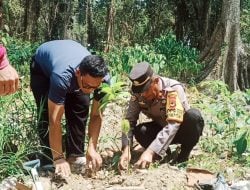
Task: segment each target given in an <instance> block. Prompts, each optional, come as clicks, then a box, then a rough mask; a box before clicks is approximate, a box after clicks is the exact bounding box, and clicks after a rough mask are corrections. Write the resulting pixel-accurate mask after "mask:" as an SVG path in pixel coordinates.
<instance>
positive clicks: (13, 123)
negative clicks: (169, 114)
mask: <svg viewBox="0 0 250 190" xmlns="http://www.w3.org/2000/svg"><path fill="white" fill-rule="evenodd" d="M0 6H1V7H0V11H1V12H0V28H1V30H0V40H1V43H2V44H4V45H5V46H6V47H7V50H8V56H9V59H10V62H11V64H12V65H13V66H14V67H15V68H16V69H17V71H18V73H19V75H20V78H21V89H20V90H19V92H18V93H16V94H14V95H11V96H8V97H0V179H4V178H5V177H7V176H10V175H19V174H22V173H23V168H22V163H23V162H24V161H26V160H27V159H28V157H29V155H30V154H33V153H34V152H36V151H39V146H37V136H36V132H35V131H36V129H35V126H36V122H37V121H36V118H37V115H36V107H35V104H34V100H33V97H32V93H31V92H30V89H29V63H30V60H31V56H32V55H33V53H34V51H35V49H36V48H37V47H38V45H40V44H41V43H43V42H45V41H49V40H55V39H74V40H76V41H78V42H80V43H81V44H83V45H84V46H86V47H88V49H89V50H90V51H91V52H93V53H96V54H101V55H103V56H104V57H105V59H106V60H107V61H108V62H109V67H110V72H111V75H112V76H113V77H114V81H123V82H125V83H129V82H128V80H127V78H126V75H127V73H128V72H129V71H130V69H131V68H132V66H133V65H134V64H135V63H137V62H140V61H148V62H149V63H150V64H152V66H153V68H154V69H155V71H156V72H158V73H159V74H161V75H164V76H167V77H170V78H174V79H177V80H179V81H182V82H183V83H186V84H187V85H188V87H189V88H188V91H189V92H190V94H191V95H190V98H191V100H192V105H193V106H196V107H198V108H200V109H201V110H202V112H203V113H204V115H205V120H206V127H207V130H208V132H207V133H206V135H205V138H203V139H202V140H201V142H200V147H201V150H202V151H203V153H204V155H203V157H202V156H201V157H200V159H198V160H191V161H190V163H191V164H193V165H194V166H201V165H202V166H203V167H205V168H207V169H211V168H213V171H220V170H221V169H222V168H221V167H222V166H219V165H215V164H214V163H213V162H211V158H213V157H214V159H225V160H226V161H227V162H228V163H227V164H228V165H232V166H233V165H235V164H237V165H238V166H239V167H238V168H240V169H239V170H238V175H239V176H244V174H246V172H247V170H246V169H245V168H249V167H250V158H249V157H250V156H249V152H250V148H249V143H250V137H249V136H250V135H249V128H250V116H249V111H250V108H249V104H250V90H249V88H250V57H249V55H250V51H249V48H250V1H249V0H222V1H221V0H155V1H154V0H95V1H94V0H43V1H42V0H5V1H3V0H1V1H0ZM207 155H209V156H207ZM201 160H202V162H201ZM215 163H216V162H215ZM248 171H249V170H248Z"/></svg>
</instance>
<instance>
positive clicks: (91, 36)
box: [86, 0, 95, 48]
mask: <svg viewBox="0 0 250 190" xmlns="http://www.w3.org/2000/svg"><path fill="white" fill-rule="evenodd" d="M86 20H87V44H88V46H89V47H90V48H92V47H94V45H95V31H94V27H93V13H92V0H87V5H86Z"/></svg>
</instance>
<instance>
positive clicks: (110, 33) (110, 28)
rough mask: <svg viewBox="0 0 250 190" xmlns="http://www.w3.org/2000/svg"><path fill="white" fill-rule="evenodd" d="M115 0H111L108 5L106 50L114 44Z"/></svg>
mask: <svg viewBox="0 0 250 190" xmlns="http://www.w3.org/2000/svg"><path fill="white" fill-rule="evenodd" d="M114 20H115V0H110V2H109V3H108V6H107V40H106V46H105V49H104V51H105V52H108V51H109V50H110V49H111V47H112V46H113V45H114Z"/></svg>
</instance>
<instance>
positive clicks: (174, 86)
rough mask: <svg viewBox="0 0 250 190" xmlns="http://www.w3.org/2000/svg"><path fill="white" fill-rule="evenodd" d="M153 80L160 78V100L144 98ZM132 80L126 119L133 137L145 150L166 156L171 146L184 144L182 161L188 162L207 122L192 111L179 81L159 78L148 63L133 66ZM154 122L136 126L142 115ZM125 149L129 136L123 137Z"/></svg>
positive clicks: (194, 110)
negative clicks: (144, 93) (142, 94)
mask: <svg viewBox="0 0 250 190" xmlns="http://www.w3.org/2000/svg"><path fill="white" fill-rule="evenodd" d="M152 77H154V78H156V77H157V78H159V84H158V85H159V88H160V92H161V97H160V98H157V99H154V100H152V101H149V100H146V99H144V98H143V96H141V93H142V92H145V91H146V90H147V89H148V88H149V86H150V84H151V82H152ZM129 78H130V80H131V81H132V96H131V99H130V102H129V107H128V110H127V115H126V119H128V120H129V122H130V126H131V130H130V132H129V137H130V138H132V136H133V135H134V136H135V138H136V140H137V141H138V142H139V143H140V144H141V145H142V146H143V147H144V148H150V149H151V150H153V151H154V152H155V153H156V154H158V155H160V156H161V157H164V156H165V155H166V151H167V149H168V146H169V145H170V144H172V143H180V144H181V153H180V155H179V157H178V159H179V161H185V160H187V159H188V156H189V154H190V152H191V150H192V148H193V147H194V146H195V144H196V143H197V142H198V140H199V137H200V135H201V134H202V130H203V126H204V121H203V118H202V116H201V114H200V112H199V111H198V110H196V109H190V106H189V104H188V101H187V97H186V94H185V92H184V88H183V86H182V84H181V83H180V82H178V81H176V80H173V79H169V78H165V77H161V76H157V75H154V74H153V70H152V68H151V67H150V65H149V64H148V63H147V62H142V63H139V64H137V65H135V66H134V67H133V69H132V70H131V73H130V75H129ZM141 112H142V113H143V114H145V115H146V116H148V117H149V118H151V119H152V122H147V123H141V124H139V125H137V120H138V118H139V114H140V113H141ZM122 144H123V147H124V146H126V145H127V144H128V141H127V138H126V135H125V134H123V138H122Z"/></svg>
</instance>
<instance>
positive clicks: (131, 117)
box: [122, 96, 141, 147]
mask: <svg viewBox="0 0 250 190" xmlns="http://www.w3.org/2000/svg"><path fill="white" fill-rule="evenodd" d="M140 112H141V109H140V106H139V104H138V101H137V99H136V97H135V96H131V98H130V101H129V106H128V109H127V113H126V119H127V120H128V121H129V124H130V130H129V132H128V138H127V135H126V134H124V133H122V147H124V146H127V145H128V140H130V142H132V140H133V132H132V130H133V128H134V127H135V126H136V124H137V120H138V118H139V114H140Z"/></svg>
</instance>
